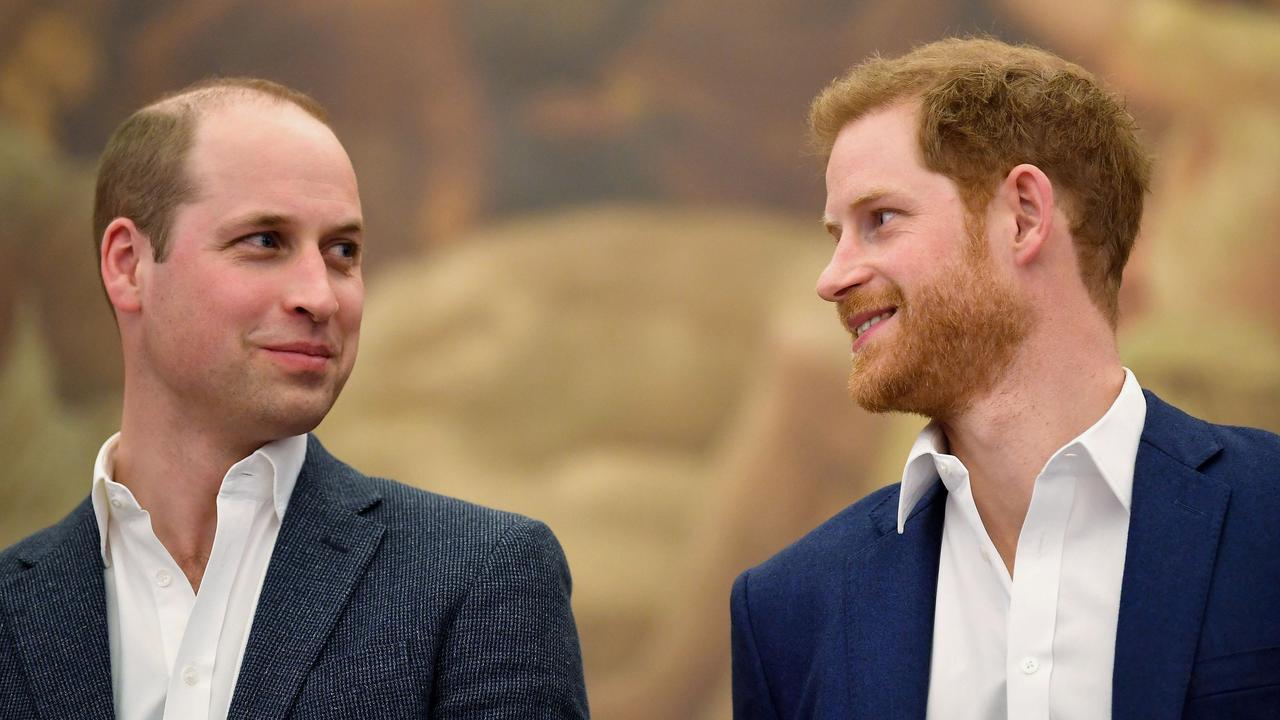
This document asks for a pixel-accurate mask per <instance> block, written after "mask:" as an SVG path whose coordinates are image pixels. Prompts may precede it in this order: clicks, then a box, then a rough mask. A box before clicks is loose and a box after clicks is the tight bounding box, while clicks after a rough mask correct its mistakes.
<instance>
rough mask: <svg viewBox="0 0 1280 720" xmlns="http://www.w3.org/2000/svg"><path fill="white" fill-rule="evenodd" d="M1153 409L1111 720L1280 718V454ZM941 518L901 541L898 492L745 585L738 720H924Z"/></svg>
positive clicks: (1275, 443)
mask: <svg viewBox="0 0 1280 720" xmlns="http://www.w3.org/2000/svg"><path fill="white" fill-rule="evenodd" d="M1146 399H1147V419H1146V424H1145V426H1144V427H1143V431H1142V440H1141V443H1140V445H1139V448H1138V456H1137V464H1136V466H1135V468H1134V478H1133V501H1132V505H1131V510H1130V519H1129V542H1128V548H1127V550H1126V552H1125V565H1124V579H1123V581H1122V585H1121V591H1120V616H1119V624H1118V627H1117V629H1116V653H1115V667H1114V670H1113V672H1114V675H1113V685H1112V698H1111V707H1112V717H1113V718H1114V720H1174V719H1175V718H1184V719H1186V720H1191V719H1193V718H1194V719H1196V720H1216V719H1219V718H1221V719H1223V720H1225V719H1226V718H1231V720H1249V719H1251V718H1268V719H1269V720H1270V719H1273V718H1277V717H1280V437H1277V436H1276V435H1273V434H1271V433H1267V432H1263V431H1261V430H1253V429H1247V428H1232V427H1224V426H1220V425H1211V424H1209V423H1206V422H1204V421H1201V420H1197V419H1195V418H1193V417H1191V416H1189V415H1186V414H1184V413H1182V412H1181V411H1179V410H1177V409H1176V408H1173V407H1171V406H1169V405H1167V404H1165V403H1164V402H1162V401H1161V400H1160V399H1158V398H1157V397H1156V396H1155V395H1153V394H1151V393H1146ZM945 500H946V490H945V488H944V487H943V486H942V483H941V481H938V482H936V483H935V484H934V486H933V487H932V489H930V490H929V491H928V492H927V493H926V494H925V496H924V497H923V498H921V500H920V502H919V503H918V504H917V505H916V507H915V509H914V511H913V512H912V513H911V516H910V518H909V519H908V520H907V523H906V531H905V533H904V534H902V535H899V534H898V532H897V511H898V486H897V485H894V486H891V487H887V488H884V489H882V490H879V491H877V492H875V493H872V494H871V495H869V496H868V497H866V498H865V499H863V500H861V501H859V502H858V503H856V504H854V505H852V506H851V507H849V508H847V509H846V510H844V511H843V512H841V513H840V514H839V515H837V516H836V517H834V518H832V519H831V520H829V521H827V522H826V523H825V524H823V525H822V526H820V527H819V528H817V529H816V530H814V531H813V532H812V533H810V534H809V535H807V536H806V537H804V538H803V539H801V540H800V541H799V542H797V543H795V544H794V545H792V546H791V547H789V548H787V549H785V550H783V551H782V552H781V553H779V554H778V555H776V556H775V557H773V558H772V559H770V560H768V561H767V562H765V563H764V564H762V565H760V566H759V567H756V568H754V569H752V570H749V571H747V572H745V573H743V574H742V575H741V576H740V577H739V578H738V579H737V581H736V582H735V583H734V587H733V597H732V602H731V605H732V618H733V620H732V622H733V699H734V716H735V717H736V718H739V720H747V719H748V718H750V719H752V720H755V719H760V720H763V719H765V718H768V719H770V720H782V719H784V718H841V719H842V720H861V719H862V718H868V719H872V718H873V719H875V720H896V719H899V718H901V719H903V720H907V719H913V720H923V718H924V717H925V705H926V703H927V699H928V692H929V664H930V657H931V652H932V643H933V614H934V601H935V599H936V591H937V583H938V558H939V553H940V550H941V547H942V521H943V517H944V508H945V507H946V502H945Z"/></svg>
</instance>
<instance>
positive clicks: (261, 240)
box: [241, 232, 280, 248]
mask: <svg viewBox="0 0 1280 720" xmlns="http://www.w3.org/2000/svg"><path fill="white" fill-rule="evenodd" d="M241 239H242V240H243V241H244V242H247V243H249V244H250V245H254V246H256V247H260V248H274V247H279V246H280V239H279V238H278V237H277V236H276V234H275V233H274V232H260V233H254V234H252V235H246V236H244V237H243V238H241Z"/></svg>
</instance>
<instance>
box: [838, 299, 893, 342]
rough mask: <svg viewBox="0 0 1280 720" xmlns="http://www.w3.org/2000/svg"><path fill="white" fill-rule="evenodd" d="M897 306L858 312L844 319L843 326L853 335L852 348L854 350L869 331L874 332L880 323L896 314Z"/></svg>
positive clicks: (864, 340) (867, 335)
mask: <svg viewBox="0 0 1280 720" xmlns="http://www.w3.org/2000/svg"><path fill="white" fill-rule="evenodd" d="M897 312H898V308H896V307H885V308H879V309H876V310H869V311H867V312H863V313H858V314H857V315H853V316H851V317H848V318H846V319H845V327H847V328H848V329H849V332H850V333H851V334H852V335H853V350H854V351H855V352H856V351H857V350H858V348H859V347H861V346H862V344H863V343H865V342H866V340H867V338H868V337H870V335H871V333H873V332H875V330H876V329H877V328H879V327H880V324H881V323H883V322H884V321H886V320H888V319H889V318H891V317H893V316H894V315H895V314H897Z"/></svg>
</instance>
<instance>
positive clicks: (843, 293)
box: [818, 238, 872, 302]
mask: <svg viewBox="0 0 1280 720" xmlns="http://www.w3.org/2000/svg"><path fill="white" fill-rule="evenodd" d="M871 276H872V272H871V268H870V267H868V266H867V264H866V262H865V258H864V257H863V256H862V254H861V253H860V252H858V248H857V243H855V242H852V241H851V240H849V241H847V240H846V239H843V238H842V239H841V240H840V242H838V243H836V250H835V252H834V253H832V254H831V261H830V262H828V263H827V266H826V267H825V268H823V269H822V273H821V274H819V275H818V296H819V297H821V298H822V299H823V300H826V301H828V302H840V301H841V300H843V299H844V298H845V297H847V296H848V295H849V293H851V292H853V291H854V290H856V289H857V288H858V286H860V285H863V284H865V283H867V282H868V281H870V280H871Z"/></svg>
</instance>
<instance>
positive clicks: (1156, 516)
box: [1111, 392, 1231, 720]
mask: <svg viewBox="0 0 1280 720" xmlns="http://www.w3.org/2000/svg"><path fill="white" fill-rule="evenodd" d="M1146 398H1147V421H1146V424H1145V426H1144V428H1143V432H1142V442H1141V444H1140V445H1139V447H1138V456H1137V462H1136V465H1135V467H1134V477H1133V507H1132V510H1131V512H1130V516H1129V542H1128V547H1127V549H1126V552H1125V564H1124V580H1123V582H1122V585H1121V590H1120V617H1119V621H1118V624H1117V627H1116V655H1115V669H1114V677H1113V680H1112V701H1111V705H1112V717H1113V718H1115V720H1138V719H1139V718H1142V719H1144V720H1145V719H1148V718H1179V717H1182V707H1183V702H1184V700H1185V698H1186V695H1187V686H1188V683H1189V682H1190V677H1191V667H1192V664H1193V662H1194V660H1195V653H1196V646H1197V643H1198V641H1199V638H1200V628H1201V625H1202V621H1203V618H1204V608H1205V603H1206V600H1207V598H1208V593H1209V582H1210V579H1211V578H1212V576H1213V567H1214V562H1215V560H1216V558H1217V552H1218V539H1219V536H1220V535H1221V533H1222V524H1223V519H1224V517H1225V516H1226V510H1227V504H1228V500H1229V499H1230V495H1231V490H1230V487H1228V486H1227V485H1226V484H1224V483H1222V482H1220V481H1218V480H1215V479H1212V478H1209V477H1207V476H1206V475H1204V474H1203V473H1201V472H1200V469H1201V468H1202V467H1204V465H1205V463H1207V462H1208V461H1209V460H1211V459H1212V458H1213V457H1214V456H1216V455H1217V454H1218V453H1220V452H1221V451H1222V445H1221V444H1220V443H1219V442H1218V440H1217V438H1216V436H1215V435H1214V431H1213V428H1212V427H1211V426H1210V425H1209V424H1208V423H1205V422H1204V421H1202V420H1197V419H1196V418H1193V417H1191V416H1189V415H1187V414H1185V413H1183V412H1181V411H1180V410H1178V409H1176V408H1174V407H1172V406H1170V405H1168V404H1166V403H1165V402H1163V401H1162V400H1160V399H1159V398H1158V397H1156V396H1155V395H1154V394H1153V393H1151V392H1147V393H1146Z"/></svg>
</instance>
